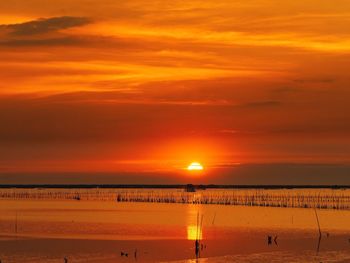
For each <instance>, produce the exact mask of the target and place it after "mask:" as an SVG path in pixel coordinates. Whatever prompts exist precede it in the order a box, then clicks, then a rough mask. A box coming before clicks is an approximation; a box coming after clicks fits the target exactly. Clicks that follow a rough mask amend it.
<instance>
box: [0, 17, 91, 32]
mask: <svg viewBox="0 0 350 263" xmlns="http://www.w3.org/2000/svg"><path fill="white" fill-rule="evenodd" d="M88 23H90V19H88V18H85V17H72V16H62V17H51V18H41V19H38V20H34V21H29V22H25V23H21V24H10V25H1V26H0V29H4V30H9V31H10V35H14V36H30V35H37V34H45V33H49V32H54V31H58V30H61V29H67V28H71V27H77V26H82V25H85V24H88Z"/></svg>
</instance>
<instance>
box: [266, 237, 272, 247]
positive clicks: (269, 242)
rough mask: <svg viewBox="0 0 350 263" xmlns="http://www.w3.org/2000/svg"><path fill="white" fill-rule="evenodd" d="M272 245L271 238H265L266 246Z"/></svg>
mask: <svg viewBox="0 0 350 263" xmlns="http://www.w3.org/2000/svg"><path fill="white" fill-rule="evenodd" d="M271 244H272V236H267V245H271Z"/></svg>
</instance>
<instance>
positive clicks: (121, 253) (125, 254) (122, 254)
mask: <svg viewBox="0 0 350 263" xmlns="http://www.w3.org/2000/svg"><path fill="white" fill-rule="evenodd" d="M120 256H121V257H123V256H125V257H128V256H129V254H128V253H125V252H123V251H121V252H120Z"/></svg>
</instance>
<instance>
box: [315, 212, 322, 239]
mask: <svg viewBox="0 0 350 263" xmlns="http://www.w3.org/2000/svg"><path fill="white" fill-rule="evenodd" d="M315 215H316V220H317V226H318V233H319V235H320V236H321V235H322V233H321V227H320V221H319V220H318V215H317V211H316V208H315Z"/></svg>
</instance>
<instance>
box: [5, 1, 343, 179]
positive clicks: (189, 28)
mask: <svg viewBox="0 0 350 263" xmlns="http://www.w3.org/2000/svg"><path fill="white" fill-rule="evenodd" d="M349 28H350V2H349V1H348V0H338V1H337V4H334V2H332V1H323V0H309V1H301V0H296V1H295V0H286V1H271V0H269V1H267V0H249V1H247V0H245V1H243V0H236V1H232V0H230V1H195V0H186V1H178V0H175V1H168V3H165V1H156V0H150V1H141V0H132V1H124V2H120V1H115V0H99V1H97V0H94V1H88V0H74V1H71V0H57V1H50V2H49V3H48V1H46V0H12V1H1V2H0V58H1V59H0V80H1V82H0V183H1V174H3V176H5V175H6V176H8V174H10V175H11V174H16V173H38V172H41V173H50V172H56V173H58V172H59V173H66V172H67V173H69V172H74V173H87V172H89V173H99V172H102V173H103V172H105V173H116V174H117V173H131V172H132V173H137V172H141V171H142V172H152V173H163V172H170V173H172V172H174V173H179V174H182V173H183V168H184V167H187V165H188V164H189V163H190V162H192V161H199V162H202V163H203V165H204V166H205V168H206V171H207V172H209V171H212V173H213V174H218V173H220V169H222V167H225V169H228V167H232V168H233V169H234V168H235V167H236V166H237V165H249V164H252V165H253V164H271V165H272V164H283V163H293V164H300V165H304V164H319V165H324V164H330V165H335V166H337V165H338V166H339V165H349V164H350V157H349V156H350V136H349V134H350V106H349V105H350V89H349V84H350V74H349V68H350V31H349ZM336 171H337V169H336V168H335V170H334V173H336ZM229 174H230V175H229V176H231V177H230V178H234V172H233V173H232V174H231V173H229ZM120 176H121V175H120ZM257 176H259V175H258V174H257ZM16 178H17V177H16ZM29 178H30V177H29ZM16 180H17V179H16ZM18 180H20V179H18ZM29 181H30V180H29ZM224 181H225V180H224ZM131 182H134V181H133V180H131ZM227 182H233V183H234V179H232V180H231V179H230V180H228V181H227Z"/></svg>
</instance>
